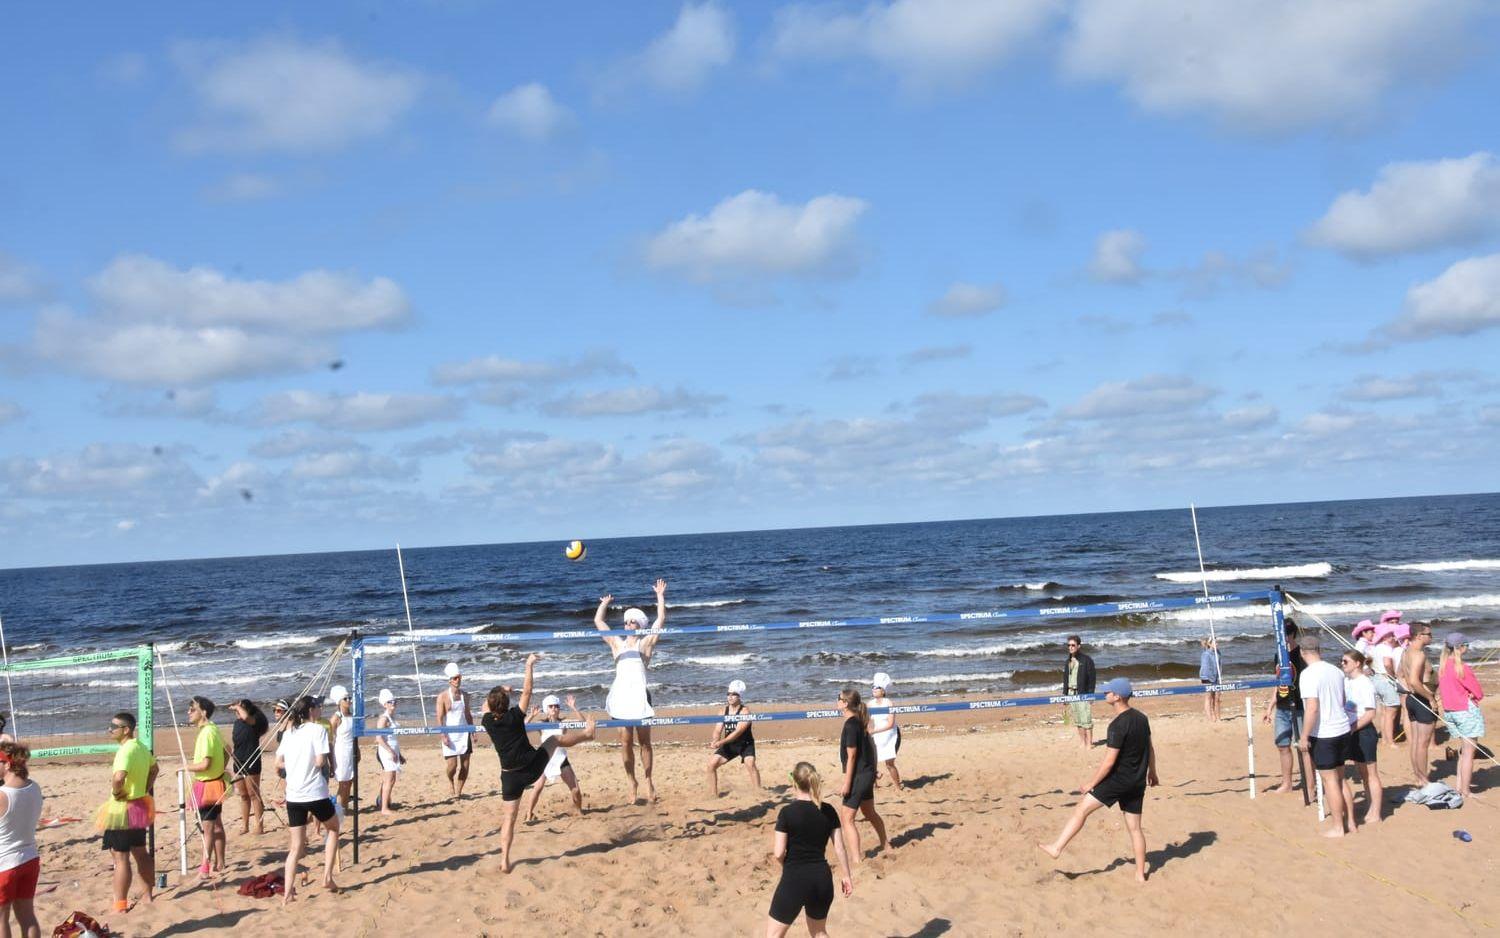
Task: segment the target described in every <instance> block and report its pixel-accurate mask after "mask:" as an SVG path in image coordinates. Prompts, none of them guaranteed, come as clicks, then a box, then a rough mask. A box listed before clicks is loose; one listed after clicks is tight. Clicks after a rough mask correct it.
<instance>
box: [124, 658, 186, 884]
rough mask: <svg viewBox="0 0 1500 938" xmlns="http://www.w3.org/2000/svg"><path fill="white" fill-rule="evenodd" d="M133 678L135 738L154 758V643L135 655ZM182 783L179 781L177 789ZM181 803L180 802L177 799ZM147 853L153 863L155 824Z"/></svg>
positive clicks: (149, 833)
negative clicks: (134, 674)
mask: <svg viewBox="0 0 1500 938" xmlns="http://www.w3.org/2000/svg"><path fill="white" fill-rule="evenodd" d="M135 662H136V678H135V714H136V715H135V723H136V738H137V739H141V737H142V736H144V737H145V738H144V739H141V743H142V744H143V745H144V746H145V747H146V749H147V750H148V751H149V752H150V753H151V757H152V758H153V759H154V758H156V696H155V693H156V643H155V642H147V643H146V644H144V645H142V646H141V647H140V649H139V650H138V653H137V655H136V659H135ZM181 783H182V779H181V778H180V777H179V778H178V785H179V786H180V785H181ZM177 800H178V801H182V800H183V799H182V798H180V797H179V798H178V799H177ZM146 850H147V852H149V853H150V854H151V859H152V861H153V862H154V861H155V859H156V821H155V819H153V820H152V822H151V826H150V827H147V828H146ZM182 864H183V865H182V872H183V873H184V874H186V873H187V846H186V845H184V846H183V847H182Z"/></svg>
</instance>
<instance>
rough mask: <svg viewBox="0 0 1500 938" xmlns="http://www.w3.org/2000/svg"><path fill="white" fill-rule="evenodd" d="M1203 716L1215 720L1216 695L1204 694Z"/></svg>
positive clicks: (1210, 720) (1209, 720)
mask: <svg viewBox="0 0 1500 938" xmlns="http://www.w3.org/2000/svg"><path fill="white" fill-rule="evenodd" d="M1203 717H1204V719H1206V720H1208V722H1210V723H1212V722H1213V721H1214V695H1213V694H1204V695H1203Z"/></svg>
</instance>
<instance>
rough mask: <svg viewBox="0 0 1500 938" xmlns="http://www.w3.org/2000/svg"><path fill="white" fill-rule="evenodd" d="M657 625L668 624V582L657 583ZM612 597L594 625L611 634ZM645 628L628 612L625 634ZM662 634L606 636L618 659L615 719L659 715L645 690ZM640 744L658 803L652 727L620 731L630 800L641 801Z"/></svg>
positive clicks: (650, 792) (650, 791)
mask: <svg viewBox="0 0 1500 938" xmlns="http://www.w3.org/2000/svg"><path fill="white" fill-rule="evenodd" d="M655 589H656V622H655V624H653V625H652V626H651V628H652V629H660V628H661V627H662V624H663V623H664V622H666V621H667V599H666V596H667V581H666V580H657V581H656V586H655ZM613 599H614V597H613V596H610V595H605V596H602V597H600V598H599V609H598V611H597V612H595V613H594V625H595V626H596V627H598V628H599V629H600V630H601V631H604V632H608V631H609V623H608V622H606V621H605V620H604V615H605V613H606V612H608V611H609V604H610V602H611V601H612V600H613ZM644 628H646V614H645V613H644V612H642V611H641V610H639V609H635V608H631V609H627V610H625V631H627V632H635V631H638V630H640V629H644ZM660 637H661V636H660V635H647V636H645V637H644V638H638V637H636V636H634V635H631V636H627V637H625V638H619V637H617V636H614V635H605V636H604V643H605V644H606V645H608V646H609V650H610V653H611V654H613V655H614V657H615V680H614V683H613V684H611V685H610V687H609V697H608V698H607V699H606V700H605V704H604V706H605V709H607V710H608V711H609V716H610V718H611V719H614V720H644V719H648V718H650V717H653V716H655V715H656V711H654V710H653V709H651V694H650V692H648V691H647V690H646V668H648V667H650V665H651V653H652V652H653V651H655V650H656V640H657V639H658V638H660ZM637 740H639V741H640V744H641V768H642V770H644V772H645V774H646V794H647V796H648V797H649V798H650V799H651V800H652V801H656V800H657V797H656V785H655V783H653V782H652V780H651V757H652V753H651V727H649V726H641V727H634V726H623V727H621V728H620V748H621V754H622V756H623V758H624V761H625V774H626V775H627V776H629V778H630V800H631V802H632V803H634V802H636V801H638V800H639V796H640V789H639V786H638V785H637V784H636V780H635V746H634V744H635V742H636V741H637Z"/></svg>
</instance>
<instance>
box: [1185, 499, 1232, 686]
mask: <svg viewBox="0 0 1500 938" xmlns="http://www.w3.org/2000/svg"><path fill="white" fill-rule="evenodd" d="M1188 511H1190V512H1192V515H1193V546H1194V547H1196V548H1197V549H1198V576H1199V577H1200V578H1201V579H1202V581H1203V608H1205V609H1207V610H1208V641H1209V644H1210V645H1211V646H1213V650H1214V683H1215V684H1218V683H1220V682H1221V681H1223V680H1224V666H1223V665H1222V664H1221V663H1220V661H1219V635H1218V630H1217V629H1215V628H1214V604H1213V602H1212V601H1210V600H1209V597H1208V569H1207V568H1206V567H1204V565H1203V541H1202V540H1201V539H1200V538H1199V537H1198V506H1197V505H1188Z"/></svg>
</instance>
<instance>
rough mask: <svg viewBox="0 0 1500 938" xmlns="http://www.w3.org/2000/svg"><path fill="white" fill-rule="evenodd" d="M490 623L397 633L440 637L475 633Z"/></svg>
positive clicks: (421, 636) (422, 636)
mask: <svg viewBox="0 0 1500 938" xmlns="http://www.w3.org/2000/svg"><path fill="white" fill-rule="evenodd" d="M489 625H490V623H488V622H485V623H482V624H480V625H465V626H457V627H454V628H447V629H412V630H411V631H410V632H401V631H399V630H398V633H399V634H401V635H416V636H418V637H419V638H441V637H442V636H444V635H477V634H479V633H480V632H482V631H484V630H485V629H486V628H488V627H489Z"/></svg>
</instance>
